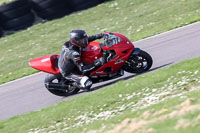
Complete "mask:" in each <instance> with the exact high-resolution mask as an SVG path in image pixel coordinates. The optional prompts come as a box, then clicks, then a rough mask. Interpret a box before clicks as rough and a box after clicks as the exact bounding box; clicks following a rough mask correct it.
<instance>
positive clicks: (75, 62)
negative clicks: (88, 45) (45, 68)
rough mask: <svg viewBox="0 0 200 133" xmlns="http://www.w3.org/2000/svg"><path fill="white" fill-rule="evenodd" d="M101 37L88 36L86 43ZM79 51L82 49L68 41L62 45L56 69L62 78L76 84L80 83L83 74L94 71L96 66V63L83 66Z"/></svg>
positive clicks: (98, 35) (99, 35)
mask: <svg viewBox="0 0 200 133" xmlns="http://www.w3.org/2000/svg"><path fill="white" fill-rule="evenodd" d="M102 37H103V36H102V35H101V34H97V35H95V36H89V37H88V42H91V41H94V40H96V39H100V38H102ZM81 50H82V48H81V47H80V46H79V45H76V44H75V43H73V42H71V41H68V42H66V43H65V44H64V45H63V47H62V51H61V54H60V57H59V60H58V67H59V69H60V72H61V74H62V76H63V77H64V78H65V79H67V80H71V81H75V82H77V83H79V82H80V80H81V79H82V77H83V75H84V73H86V72H88V71H90V70H92V69H94V68H95V66H96V64H95V63H96V62H94V63H92V64H88V65H84V64H83V62H82V60H81Z"/></svg>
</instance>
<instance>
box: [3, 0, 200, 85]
mask: <svg viewBox="0 0 200 133" xmlns="http://www.w3.org/2000/svg"><path fill="white" fill-rule="evenodd" d="M199 5H200V1H199V0H165V1H163V0H153V1H152V0H134V1H133V0H125V1H124V0H115V1H110V2H107V3H104V4H102V5H99V6H97V7H94V8H91V9H89V10H86V11H83V12H79V13H75V14H72V15H69V16H66V17H64V18H61V19H57V20H54V21H51V22H46V23H42V24H37V25H35V26H33V27H31V28H29V29H28V30H25V31H21V32H18V33H16V34H13V35H10V36H7V37H5V38H1V39H0V53H1V57H0V62H1V63H0V84H2V83H5V82H8V81H11V80H14V79H17V78H20V77H23V76H26V75H30V74H33V73H35V72H37V71H36V70H34V69H32V68H30V67H29V66H28V61H29V60H30V59H33V58H36V57H40V56H45V55H48V54H59V53H60V49H61V47H62V45H63V43H64V42H65V41H66V40H68V39H69V32H70V31H71V30H73V29H84V30H86V31H87V32H88V34H89V35H92V34H96V33H99V32H102V31H110V32H119V33H122V34H124V35H125V36H127V37H128V38H130V40H132V41H136V40H140V39H142V38H146V37H149V36H152V35H155V34H158V33H162V32H165V31H168V30H171V29H174V28H177V27H180V26H183V25H187V24H190V23H193V22H196V21H199V20H200V9H199Z"/></svg>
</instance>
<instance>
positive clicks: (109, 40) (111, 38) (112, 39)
mask: <svg viewBox="0 0 200 133" xmlns="http://www.w3.org/2000/svg"><path fill="white" fill-rule="evenodd" d="M121 41H122V40H121V38H120V37H118V36H116V35H113V34H105V35H104V46H108V47H112V46H113V45H115V44H118V43H120V42H121Z"/></svg>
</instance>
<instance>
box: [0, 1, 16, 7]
mask: <svg viewBox="0 0 200 133" xmlns="http://www.w3.org/2000/svg"><path fill="white" fill-rule="evenodd" d="M12 1H15V0H1V1H0V6H1V5H4V4H7V3H10V2H12Z"/></svg>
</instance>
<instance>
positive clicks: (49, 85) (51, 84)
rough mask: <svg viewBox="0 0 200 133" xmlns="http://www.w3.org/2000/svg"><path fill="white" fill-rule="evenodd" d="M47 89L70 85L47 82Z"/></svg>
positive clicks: (62, 87) (64, 87) (65, 87)
mask: <svg viewBox="0 0 200 133" xmlns="http://www.w3.org/2000/svg"><path fill="white" fill-rule="evenodd" d="M45 87H46V88H47V89H67V88H68V87H69V86H68V85H66V84H62V83H45Z"/></svg>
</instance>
